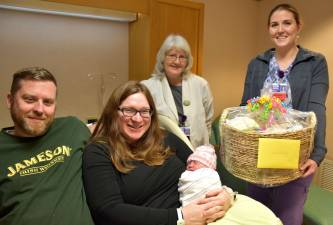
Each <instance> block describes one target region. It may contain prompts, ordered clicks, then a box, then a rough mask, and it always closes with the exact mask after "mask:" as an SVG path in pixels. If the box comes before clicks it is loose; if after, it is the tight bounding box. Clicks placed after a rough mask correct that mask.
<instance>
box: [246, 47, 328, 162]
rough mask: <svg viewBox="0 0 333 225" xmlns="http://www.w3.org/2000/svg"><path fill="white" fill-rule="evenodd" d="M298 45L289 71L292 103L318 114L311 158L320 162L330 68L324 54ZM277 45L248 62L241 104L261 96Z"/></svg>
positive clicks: (324, 151) (300, 108) (297, 107)
mask: <svg viewBox="0 0 333 225" xmlns="http://www.w3.org/2000/svg"><path fill="white" fill-rule="evenodd" d="M298 47H299V51H298V54H297V56H296V59H295V61H294V65H293V67H292V68H291V71H290V74H289V77H288V79H289V83H290V87H291V96H292V105H293V108H294V109H297V110H300V111H313V112H314V113H315V114H316V116H317V130H316V134H315V142H314V150H313V152H312V154H311V156H310V158H311V159H313V160H314V161H316V163H317V164H318V166H319V164H320V163H321V161H322V160H323V159H324V157H325V154H326V152H327V148H326V145H325V136H326V106H325V102H326V97H327V93H328V88H329V80H328V69H327V63H326V59H325V57H324V56H323V55H321V54H319V53H315V52H312V51H309V50H307V49H304V48H301V47H300V46H298ZM273 51H274V49H270V50H268V51H266V52H264V53H263V54H260V55H258V56H257V57H255V58H254V59H252V60H251V62H250V63H249V65H248V70H247V74H246V79H245V84H244V91H243V97H242V103H241V105H246V101H247V100H248V99H250V98H253V97H257V96H260V89H262V87H263V84H264V81H265V79H266V76H267V73H268V66H269V60H270V58H271V57H272V56H273Z"/></svg>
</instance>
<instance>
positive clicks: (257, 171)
mask: <svg viewBox="0 0 333 225" xmlns="http://www.w3.org/2000/svg"><path fill="white" fill-rule="evenodd" d="M248 109H249V108H248V106H247V107H232V108H227V109H225V110H224V111H223V113H222V115H221V119H220V135H221V151H220V152H221V160H222V162H223V164H224V166H225V168H226V169H227V170H228V171H229V172H230V173H232V174H233V175H234V176H236V177H239V178H241V179H243V180H246V181H248V182H251V183H255V184H258V185H261V186H267V187H269V186H277V185H282V184H285V183H287V182H290V181H292V180H295V179H297V178H299V177H300V176H301V175H302V173H301V172H300V170H299V168H298V169H268V168H257V161H258V143H259V138H274V139H290V140H300V152H299V164H298V166H299V167H300V166H301V165H302V164H303V163H304V162H305V161H306V160H307V159H308V158H309V156H310V154H311V152H312V150H313V141H314V133H315V127H316V116H315V114H314V113H313V112H301V111H297V110H292V109H289V110H286V111H284V112H281V113H282V114H279V112H278V114H276V112H272V113H273V114H272V115H271V116H268V117H267V118H271V120H270V121H269V120H267V118H266V120H265V121H264V123H263V120H262V117H261V116H262V113H263V111H260V110H257V111H255V112H251V111H249V110H248ZM272 117H273V119H272ZM258 118H259V120H258Z"/></svg>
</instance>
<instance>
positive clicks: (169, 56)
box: [166, 54, 187, 63]
mask: <svg viewBox="0 0 333 225" xmlns="http://www.w3.org/2000/svg"><path fill="white" fill-rule="evenodd" d="M166 58H167V59H168V60H170V61H174V62H175V61H177V59H178V60H179V62H181V63H183V62H186V61H187V57H186V56H184V55H179V56H178V55H174V54H172V55H166Z"/></svg>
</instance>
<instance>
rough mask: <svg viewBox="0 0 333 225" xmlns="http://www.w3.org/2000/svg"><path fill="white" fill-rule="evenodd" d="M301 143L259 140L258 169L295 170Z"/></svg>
mask: <svg viewBox="0 0 333 225" xmlns="http://www.w3.org/2000/svg"><path fill="white" fill-rule="evenodd" d="M300 146H301V141H300V140H290V139H275V138H259V146H258V162H257V167H258V168H271V169H297V168H298V161H299V151H300Z"/></svg>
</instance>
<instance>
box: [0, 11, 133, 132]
mask: <svg viewBox="0 0 333 225" xmlns="http://www.w3.org/2000/svg"><path fill="white" fill-rule="evenodd" d="M0 30H1V32H0V49H1V54H0V127H4V126H9V125H11V119H10V115H9V112H8V110H7V106H6V104H5V96H6V94H7V93H8V92H9V89H10V85H11V81H12V74H13V73H14V72H15V71H17V70H19V69H21V68H23V67H30V66H41V67H45V68H46V69H48V70H49V71H50V72H51V73H53V74H54V75H55V77H56V79H57V80H58V103H57V116H64V115H76V116H78V117H79V118H81V119H82V120H86V119H87V118H89V117H97V116H98V115H99V113H100V108H101V95H100V93H101V82H100V81H101V74H103V75H104V76H103V77H104V79H105V81H106V82H105V90H106V91H105V96H106V97H105V98H104V99H106V98H107V97H108V95H109V94H110V92H111V90H112V89H113V88H114V87H116V86H117V85H118V84H120V83H122V82H125V81H127V80H128V24H127V23H120V22H113V21H102V20H94V19H83V18H74V17H67V16H55V15H44V14H36V13H27V12H17V11H11V10H4V9H0ZM88 74H90V76H88Z"/></svg>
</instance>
